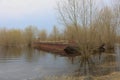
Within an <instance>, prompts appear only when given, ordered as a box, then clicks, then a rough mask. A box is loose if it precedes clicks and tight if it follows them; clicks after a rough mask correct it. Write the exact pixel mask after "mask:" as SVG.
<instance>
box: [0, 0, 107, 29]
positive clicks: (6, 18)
mask: <svg viewBox="0 0 120 80" xmlns="http://www.w3.org/2000/svg"><path fill="white" fill-rule="evenodd" d="M56 1H57V0H0V27H7V28H24V27H26V26H28V25H34V26H37V27H39V28H42V29H48V28H50V29H51V28H52V26H54V25H58V22H57V20H56V14H55V13H56V11H55V7H56ZM99 1H101V0H99ZM103 1H109V0H103Z"/></svg>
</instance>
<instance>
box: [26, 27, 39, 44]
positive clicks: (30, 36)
mask: <svg viewBox="0 0 120 80" xmlns="http://www.w3.org/2000/svg"><path fill="white" fill-rule="evenodd" d="M36 32H37V28H36V27H34V26H28V27H26V28H25V30H24V39H25V42H26V44H27V45H28V46H31V45H32V42H33V40H34V39H35V37H36Z"/></svg>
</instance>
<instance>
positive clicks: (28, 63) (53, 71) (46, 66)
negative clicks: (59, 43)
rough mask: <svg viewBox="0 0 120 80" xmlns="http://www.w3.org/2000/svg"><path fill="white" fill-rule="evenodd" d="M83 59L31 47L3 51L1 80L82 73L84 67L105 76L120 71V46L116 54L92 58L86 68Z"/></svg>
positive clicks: (24, 79) (23, 79)
mask: <svg viewBox="0 0 120 80" xmlns="http://www.w3.org/2000/svg"><path fill="white" fill-rule="evenodd" d="M80 60H81V59H80V58H79V57H74V58H73V57H63V56H60V55H55V54H52V53H49V52H44V51H41V50H36V49H32V48H23V49H21V48H0V80H33V79H37V78H39V79H40V78H42V77H44V76H47V75H63V74H69V73H73V72H76V71H78V72H79V73H80V74H82V73H83V72H84V69H85V67H87V68H86V70H87V72H89V73H90V74H92V75H95V74H96V73H97V74H98V75H99V76H100V75H106V74H109V73H111V72H113V71H119V70H120V65H119V64H120V47H117V48H116V49H115V53H114V54H113V53H107V54H102V55H101V58H100V57H99V55H95V56H91V60H92V62H91V63H90V65H87V66H86V65H82V66H81V65H80V64H79V63H80V62H81V61H80ZM92 63H94V65H93V64H92ZM98 75H97V76H98ZM95 76H96V75H95Z"/></svg>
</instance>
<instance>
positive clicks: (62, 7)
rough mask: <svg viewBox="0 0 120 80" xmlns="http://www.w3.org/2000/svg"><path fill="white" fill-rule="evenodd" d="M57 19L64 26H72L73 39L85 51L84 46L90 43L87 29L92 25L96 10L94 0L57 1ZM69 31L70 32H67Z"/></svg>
mask: <svg viewBox="0 0 120 80" xmlns="http://www.w3.org/2000/svg"><path fill="white" fill-rule="evenodd" d="M57 9H58V13H59V20H60V22H61V23H63V24H64V25H65V26H66V27H69V26H73V27H75V30H74V31H73V30H72V31H71V33H73V34H74V38H75V39H74V40H76V42H77V43H78V45H79V47H80V48H81V49H82V50H83V51H82V53H85V51H86V48H87V47H88V46H89V45H88V44H90V43H91V41H90V39H91V38H90V37H91V36H93V35H89V34H90V32H89V31H88V29H89V28H90V27H91V26H92V23H93V20H94V16H95V15H96V14H95V11H96V12H97V7H96V2H95V1H94V0H62V1H60V2H59V3H58V8H57ZM69 33H70V32H69Z"/></svg>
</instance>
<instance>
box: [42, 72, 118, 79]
mask: <svg viewBox="0 0 120 80" xmlns="http://www.w3.org/2000/svg"><path fill="white" fill-rule="evenodd" d="M90 78H91V79H90V80H120V72H113V73H111V74H109V75H105V76H100V77H92V76H90ZM44 80H89V79H87V78H86V77H84V76H82V77H74V76H60V77H58V76H49V77H45V79H44Z"/></svg>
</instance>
